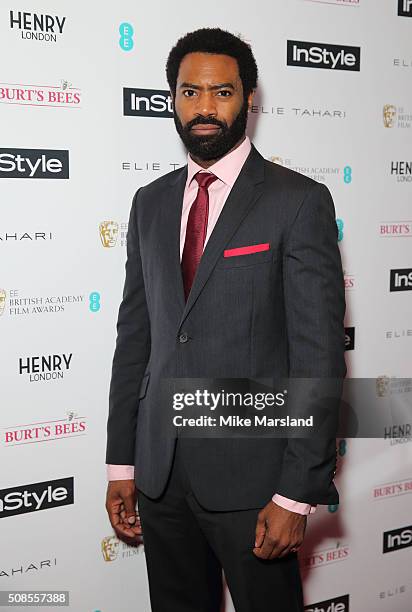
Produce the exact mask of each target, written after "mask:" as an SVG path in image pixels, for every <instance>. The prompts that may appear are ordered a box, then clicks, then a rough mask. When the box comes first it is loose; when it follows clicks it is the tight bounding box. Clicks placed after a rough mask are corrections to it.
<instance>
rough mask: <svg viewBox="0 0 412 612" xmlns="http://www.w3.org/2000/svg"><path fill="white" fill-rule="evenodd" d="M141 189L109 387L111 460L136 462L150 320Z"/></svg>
mask: <svg viewBox="0 0 412 612" xmlns="http://www.w3.org/2000/svg"><path fill="white" fill-rule="evenodd" d="M138 193H139V191H137V192H136V194H135V196H134V198H133V203H132V207H131V211H130V217H129V225H128V232H127V260H126V277H125V282H124V289H123V299H122V302H121V304H120V308H119V315H118V320H117V339H116V348H115V352H114V357H113V365H112V377H111V382H110V391H109V416H108V420H107V447H106V463H108V464H121V465H122V464H128V465H134V458H135V433H136V423H137V412H138V408H139V399H138V398H139V389H140V385H141V382H142V378H143V375H144V373H145V369H146V365H147V362H148V359H149V355H150V321H149V314H148V309H147V303H146V294H145V287H144V282H143V273H142V264H141V258H140V249H139V232H138V224H137V207H138V199H139V198H138Z"/></svg>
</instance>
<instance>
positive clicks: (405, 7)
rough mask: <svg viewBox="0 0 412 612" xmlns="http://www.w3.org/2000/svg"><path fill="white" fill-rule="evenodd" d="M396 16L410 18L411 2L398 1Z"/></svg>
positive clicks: (411, 14)
mask: <svg viewBox="0 0 412 612" xmlns="http://www.w3.org/2000/svg"><path fill="white" fill-rule="evenodd" d="M398 15H399V16H400V17H412V0H398Z"/></svg>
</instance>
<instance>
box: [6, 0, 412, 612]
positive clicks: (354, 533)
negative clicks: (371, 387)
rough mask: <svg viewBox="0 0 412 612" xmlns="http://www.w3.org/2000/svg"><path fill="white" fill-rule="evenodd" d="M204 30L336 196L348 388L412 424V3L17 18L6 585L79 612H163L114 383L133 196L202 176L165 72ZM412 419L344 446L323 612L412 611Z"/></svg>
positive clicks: (57, 7)
mask: <svg viewBox="0 0 412 612" xmlns="http://www.w3.org/2000/svg"><path fill="white" fill-rule="evenodd" d="M204 26H220V27H223V28H226V29H228V30H230V31H232V32H234V33H235V34H239V35H241V36H242V37H243V38H244V39H245V40H247V41H248V42H250V44H251V45H252V48H253V51H254V53H255V56H256V59H257V62H258V66H259V76H260V82H259V85H260V86H259V90H258V93H257V95H256V98H255V106H254V108H253V112H252V113H251V115H250V120H249V134H250V136H251V137H252V139H253V141H254V143H255V144H256V146H257V148H258V149H259V150H260V152H261V153H262V154H263V155H264V156H265V157H266V158H268V159H271V160H272V161H273V162H274V163H279V164H284V165H285V166H287V167H290V168H293V169H295V170H297V171H298V172H301V173H303V174H306V175H309V176H311V177H313V178H314V179H316V180H317V181H320V182H324V183H326V184H327V186H328V187H329V188H330V190H331V192H332V194H333V197H334V201H335V206H336V213H337V223H338V227H339V241H340V247H341V252H342V258H343V264H344V269H345V283H346V289H347V292H346V297H347V304H348V307H347V317H346V327H347V336H346V348H347V353H346V355H347V363H348V369H349V373H348V375H349V376H352V377H356V378H361V377H369V378H374V379H376V397H377V401H379V398H385V401H387V400H388V398H389V400H390V402H393V403H396V402H403V405H404V406H409V408H410V398H411V388H410V385H409V384H408V382H407V381H406V382H405V380H404V381H403V382H402V383H400V382H399V381H397V380H396V378H397V377H405V378H406V377H408V376H410V375H411V365H412V358H411V354H412V350H411V349H412V318H411V312H412V310H411V297H412V293H410V292H411V291H412V249H411V247H412V208H411V206H412V189H411V187H412V146H411V143H412V0H378V1H377V0H328V1H326V0H324V1H322V0H318V1H315V0H288V2H286V1H282V0H272V1H271V2H264V1H263V2H260V3H255V4H253V3H250V2H246V1H244V0H226V1H225V2H217V1H216V0H210V2H209V3H207V4H199V3H195V2H189V1H188V0H180V1H179V2H177V3H169V2H162V1H160V2H157V3H154V4H150V3H144V4H141V3H137V2H132V1H131V0H123V1H122V2H117V3H101V2H96V1H90V2H79V1H72V2H69V1H68V0H63V1H61V2H58V3H50V2H48V1H47V0H46V1H44V2H39V1H38V0H26V1H25V2H24V3H22V2H19V1H16V0H9V1H8V2H3V3H2V5H1V7H0V57H1V63H0V65H1V71H0V81H1V82H0V103H1V106H0V128H1V129H0V211H1V214H0V376H1V394H0V404H1V422H0V433H1V445H0V452H1V459H0V489H1V490H0V518H1V519H2V520H1V521H0V590H19V589H25V590H37V591H42V590H45V589H48V590H65V591H69V592H70V606H69V608H68V609H70V610H72V611H74V612H130V611H131V610H136V611H139V612H147V611H148V610H149V609H150V604H149V597H148V588H147V576H146V570H145V561H144V546H143V545H140V546H138V547H136V548H133V547H128V546H126V545H125V544H123V543H122V542H120V541H119V540H117V538H116V537H115V536H114V534H113V531H112V529H111V526H110V524H109V522H108V519H107V516H106V511H105V508H104V501H105V491H106V480H105V461H104V459H105V456H104V455H105V436H106V431H105V430H106V418H107V410H108V385H109V376H110V367H111V360H112V355H113V349H114V341H115V322H116V317H117V310H118V306H119V302H120V299H121V292H122V286H123V280H124V262H125V242H126V234H127V219H128V215H129V209H130V205H131V199H132V196H133V194H134V193H135V191H136V189H137V188H138V187H139V186H141V185H144V184H146V183H148V182H150V181H152V180H153V179H155V178H156V177H158V176H160V175H162V174H164V173H166V172H169V171H170V170H173V169H174V168H177V167H179V166H181V165H182V164H184V163H185V152H184V150H183V149H182V146H181V144H180V141H179V138H178V136H177V134H176V133H175V128H174V124H173V120H172V119H171V112H170V111H171V107H170V98H169V97H168V95H169V94H168V90H167V83H166V78H165V69H164V66H165V61H166V58H167V55H168V52H169V50H170V48H171V47H172V46H173V45H174V43H175V42H176V40H177V39H178V38H179V37H180V36H181V35H183V34H184V33H186V32H188V31H191V30H194V29H196V28H198V27H204ZM137 98H140V102H136V99H137ZM133 101H135V102H133ZM408 402H409V403H408ZM411 421H412V417H411V416H410V410H409V415H407V414H406V416H405V423H402V424H401V426H400V428H398V429H396V428H392V429H389V430H388V431H387V432H386V439H383V438H382V439H373V440H372V439H369V440H366V439H357V440H350V439H347V440H345V439H342V440H339V469H338V474H337V485H338V488H339V491H340V494H341V503H340V505H339V507H324V506H323V507H319V509H318V511H317V512H316V513H315V515H314V516H311V517H310V518H309V520H308V529H307V535H306V540H305V545H304V547H303V548H302V550H301V553H300V561H301V565H302V574H303V577H304V586H305V603H306V605H307V610H310V611H312V612H315V611H316V612H348V611H349V610H350V611H351V612H372V611H381V612H388V611H390V612H410V610H411V609H412V578H411V572H410V564H411V561H412V557H411V554H412V525H411V523H412V495H411V492H412V444H411V440H410V439H409V441H408V437H407V436H408V433H409V435H410V428H411ZM408 428H409V429H408ZM164 571H165V572H167V567H165V568H164ZM56 605H57V603H56ZM18 609H23V608H20V607H19V608H18ZM24 609H26V608H24ZM231 609H232V607H231V603H230V597H229V595H227V610H231Z"/></svg>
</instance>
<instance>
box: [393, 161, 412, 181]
mask: <svg viewBox="0 0 412 612" xmlns="http://www.w3.org/2000/svg"><path fill="white" fill-rule="evenodd" d="M391 176H394V177H396V180H397V182H398V183H411V182H412V161H392V162H391Z"/></svg>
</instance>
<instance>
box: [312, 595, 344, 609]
mask: <svg viewBox="0 0 412 612" xmlns="http://www.w3.org/2000/svg"><path fill="white" fill-rule="evenodd" d="M305 612H349V595H340V596H338V597H333V598H332V599H325V601H318V602H317V603H315V604H309V605H308V606H305Z"/></svg>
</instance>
